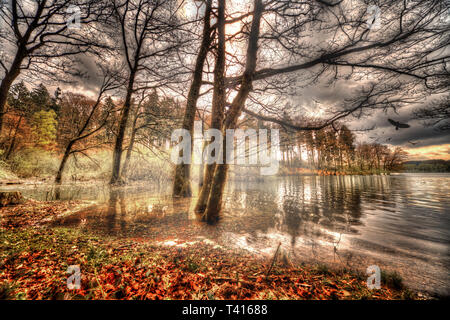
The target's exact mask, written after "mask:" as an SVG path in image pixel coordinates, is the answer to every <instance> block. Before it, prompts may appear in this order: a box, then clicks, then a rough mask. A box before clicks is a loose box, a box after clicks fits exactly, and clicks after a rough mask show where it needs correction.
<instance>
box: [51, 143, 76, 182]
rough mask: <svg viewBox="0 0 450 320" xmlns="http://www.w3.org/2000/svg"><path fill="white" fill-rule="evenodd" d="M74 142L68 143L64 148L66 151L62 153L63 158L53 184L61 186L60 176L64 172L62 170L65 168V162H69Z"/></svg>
mask: <svg viewBox="0 0 450 320" xmlns="http://www.w3.org/2000/svg"><path fill="white" fill-rule="evenodd" d="M73 144H74V141H70V142H69V144H68V145H67V147H66V150H65V151H64V156H63V158H62V160H61V163H60V164H59V169H58V173H57V174H56V178H55V183H57V184H61V182H62V175H63V172H64V168H65V167H66V164H67V160H69V157H70V152H71V151H72V147H73Z"/></svg>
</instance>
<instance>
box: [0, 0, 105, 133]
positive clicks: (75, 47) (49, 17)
mask: <svg viewBox="0 0 450 320" xmlns="http://www.w3.org/2000/svg"><path fill="white" fill-rule="evenodd" d="M71 8H76V10H73V9H71ZM71 10H72V11H73V13H71ZM99 12H101V2H97V1H94V0H37V1H26V0H9V1H8V4H6V5H4V6H3V7H2V8H1V10H0V23H1V24H0V25H1V26H5V28H4V29H5V30H0V41H1V47H2V49H3V51H4V52H3V55H1V56H0V67H1V69H2V74H3V76H2V80H1V84H0V132H1V129H2V126H3V115H4V114H5V112H6V110H5V105H6V99H7V95H8V91H9V89H10V87H11V85H12V84H13V82H14V81H15V80H16V79H17V77H18V76H19V75H20V74H21V73H22V72H23V71H24V70H28V73H33V72H34V73H36V74H39V76H40V77H42V75H50V74H51V73H52V69H53V71H54V70H55V69H62V70H67V64H68V60H67V59H64V58H66V57H69V56H73V55H77V54H79V53H82V52H87V51H88V50H90V48H92V46H93V45H94V44H96V43H98V42H97V40H96V39H95V37H93V35H94V34H95V32H93V30H92V29H90V28H89V25H90V24H91V23H92V22H94V21H96V20H97V19H98V15H99ZM78 13H79V16H78V15H77V14H78ZM72 14H76V15H77V16H76V17H75V18H76V19H77V21H75V23H79V27H80V28H79V29H76V28H72V27H71V26H72V25H71V23H72V22H74V21H71V18H72ZM78 19H79V20H78ZM64 63H67V64H66V65H65V64H64Z"/></svg>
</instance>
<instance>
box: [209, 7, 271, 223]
mask: <svg viewBox="0 0 450 320" xmlns="http://www.w3.org/2000/svg"><path fill="white" fill-rule="evenodd" d="M263 10H264V6H263V4H262V0H255V1H254V13H253V21H252V26H251V31H250V36H249V44H248V49H247V61H246V65H245V71H244V74H243V77H242V81H241V86H240V88H239V92H238V94H237V95H236V97H235V98H234V100H233V102H232V103H231V107H230V110H229V113H228V117H227V119H226V121H225V125H224V129H223V132H226V130H227V129H235V127H236V123H237V120H238V118H239V116H240V114H241V112H242V109H243V108H244V106H245V102H246V101H247V98H248V95H249V94H250V91H251V90H252V83H253V77H254V73H255V70H256V61H257V54H258V39H259V31H260V30H259V29H260V24H261V17H262V13H263ZM224 136H225V135H224ZM225 147H226V143H224V153H223V154H224V156H225V155H226V150H225ZM228 168H229V166H228V165H227V164H219V165H217V167H216V170H215V172H214V179H213V183H212V186H211V192H210V197H209V200H208V205H207V207H206V211H205V218H206V221H208V222H211V223H214V222H215V221H217V220H218V219H219V217H220V212H221V210H222V198H223V192H224V189H225V183H226V179H227V174H228Z"/></svg>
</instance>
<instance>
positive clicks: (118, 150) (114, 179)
mask: <svg viewBox="0 0 450 320" xmlns="http://www.w3.org/2000/svg"><path fill="white" fill-rule="evenodd" d="M135 77H136V70H132V71H131V73H130V78H129V81H128V88H127V96H126V98H125V103H124V106H123V110H122V117H121V119H120V124H119V132H118V134H117V138H116V143H115V146H114V154H113V167H112V175H111V181H110V184H111V185H115V184H123V183H124V181H123V179H122V177H121V175H120V167H121V162H122V150H123V141H124V138H125V131H126V128H127V122H128V117H129V115H130V109H131V97H132V95H133V91H134V89H133V87H134V80H135Z"/></svg>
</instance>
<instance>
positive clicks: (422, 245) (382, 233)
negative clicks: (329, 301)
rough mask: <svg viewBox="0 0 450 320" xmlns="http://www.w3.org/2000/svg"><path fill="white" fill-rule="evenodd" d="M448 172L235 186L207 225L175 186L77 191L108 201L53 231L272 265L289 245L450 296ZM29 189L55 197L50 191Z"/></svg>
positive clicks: (71, 192) (302, 254)
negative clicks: (255, 258) (223, 252)
mask: <svg viewBox="0 0 450 320" xmlns="http://www.w3.org/2000/svg"><path fill="white" fill-rule="evenodd" d="M449 187H450V175H448V174H399V175H391V176H338V177H334V176H330V177H315V176H308V177H278V178H274V177H272V178H265V179H264V180H259V181H245V182H244V181H230V182H229V183H228V187H227V194H226V201H225V202H224V203H225V209H224V213H223V219H222V220H221V221H220V223H219V224H218V225H217V226H207V225H204V224H202V223H199V222H198V221H197V219H196V217H195V214H194V213H193V211H192V208H193V206H194V205H195V198H194V199H192V200H180V199H175V200H173V199H172V198H171V197H170V196H169V191H170V190H169V188H168V185H166V186H163V187H155V186H137V187H129V188H126V189H122V190H116V191H114V192H110V191H109V189H108V188H107V187H106V186H99V185H94V186H92V185H91V186H86V185H82V186H70V187H66V188H63V189H62V190H61V197H62V198H64V199H69V198H72V199H78V198H79V199H91V200H93V199H98V200H99V201H100V202H103V203H104V204H103V205H98V206H94V207H92V208H89V209H87V210H83V211H82V212H80V213H77V214H74V215H72V216H69V217H65V218H63V219H60V220H58V221H57V222H56V223H55V225H65V226H71V227H74V228H85V229H88V230H91V231H94V232H96V233H99V234H108V235H114V236H118V237H127V238H134V239H151V240H154V241H158V242H160V243H161V244H164V245H180V246H182V245H186V242H189V243H194V242H195V241H209V242H214V243H216V244H217V245H220V246H225V247H229V248H244V249H246V250H249V251H250V252H252V253H253V254H255V255H262V256H266V257H267V259H270V258H271V257H272V256H273V254H274V252H275V250H276V248H277V246H278V244H279V243H280V242H281V244H282V251H283V252H284V255H285V256H287V257H288V258H289V259H290V260H291V261H306V262H326V263H329V264H336V265H340V266H348V267H352V268H356V269H360V270H363V271H364V270H366V268H367V267H368V266H370V265H373V264H376V265H378V266H380V268H381V269H382V270H388V271H397V272H399V273H400V274H401V275H402V276H403V278H404V279H405V282H406V284H407V285H408V286H410V287H412V288H414V289H419V290H425V291H428V292H431V293H440V294H446V295H449V294H450V293H449V288H450V274H449V267H450V250H449V249H450V229H449V228H450V199H449V197H448V194H449V190H450V188H449ZM23 193H24V194H26V195H28V196H31V197H34V198H39V199H45V198H47V199H50V198H52V197H53V196H54V190H52V189H51V188H50V187H49V186H41V187H36V188H32V190H31V189H30V188H26V189H24V190H23Z"/></svg>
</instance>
